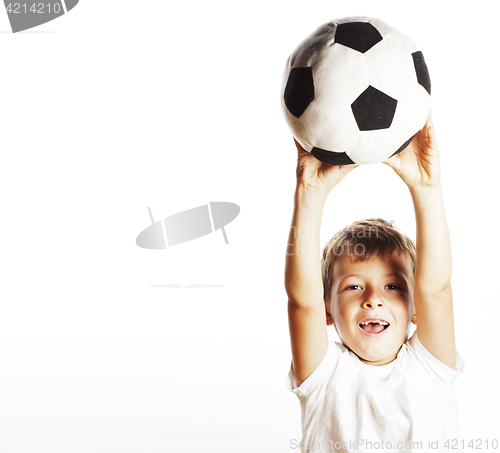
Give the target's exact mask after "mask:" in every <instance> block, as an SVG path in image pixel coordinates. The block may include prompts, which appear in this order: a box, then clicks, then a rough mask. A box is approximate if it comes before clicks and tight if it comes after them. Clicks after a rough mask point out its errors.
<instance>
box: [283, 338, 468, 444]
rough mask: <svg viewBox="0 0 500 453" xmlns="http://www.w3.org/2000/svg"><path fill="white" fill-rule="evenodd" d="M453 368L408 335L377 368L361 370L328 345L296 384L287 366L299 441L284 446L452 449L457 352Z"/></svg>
mask: <svg viewBox="0 0 500 453" xmlns="http://www.w3.org/2000/svg"><path fill="white" fill-rule="evenodd" d="M456 368H457V370H456V371H454V370H452V369H451V368H449V367H448V366H446V365H445V364H443V363H442V362H440V361H439V360H438V359H436V358H435V357H434V356H433V355H432V354H431V353H430V352H429V351H427V349H425V348H424V346H423V345H422V344H421V343H420V341H419V340H418V338H417V334H416V332H415V333H414V334H413V336H412V337H411V338H409V339H408V340H407V341H406V343H404V344H403V346H402V347H401V349H400V351H399V353H398V355H397V357H396V359H395V360H394V361H392V362H391V363H389V364H387V365H383V366H372V365H367V364H365V363H363V362H362V361H361V360H359V358H358V357H357V356H356V355H355V354H354V353H352V352H351V351H349V350H348V349H347V348H346V347H345V346H343V345H342V344H340V343H338V342H335V341H332V340H330V341H329V345H328V351H327V353H326V355H325V357H324V359H323V361H322V362H321V363H320V364H319V366H318V368H316V370H315V371H314V372H313V373H312V374H311V375H310V376H309V377H308V378H307V379H306V380H305V381H304V382H303V383H302V384H301V385H300V386H299V387H297V385H296V382H295V378H294V376H293V364H292V367H291V369H290V373H289V374H288V379H287V387H288V388H289V389H290V390H291V391H292V392H294V393H295V394H296V395H297V396H298V398H299V400H300V405H301V409H302V440H301V441H298V440H295V439H292V440H291V442H290V448H291V449H292V451H293V450H297V451H298V450H299V449H300V450H301V451H302V452H303V453H305V452H311V453H312V452H314V453H320V452H321V453H326V452H373V451H379V450H390V451H391V452H419V453H422V452H431V451H432V452H433V453H435V452H436V451H446V450H447V448H446V446H445V443H446V441H448V445H449V447H450V448H451V447H452V446H453V445H454V446H455V447H456V448H458V446H459V442H458V441H459V440H460V438H459V434H458V424H457V416H456V415H457V405H456V402H455V398H454V396H453V381H454V380H455V378H456V377H457V376H459V375H460V374H461V373H462V372H463V370H464V363H463V360H462V358H461V357H460V355H459V354H458V353H457V364H456ZM436 442H437V444H436ZM436 447H437V448H436ZM453 451H455V452H458V451H461V450H457V449H453Z"/></svg>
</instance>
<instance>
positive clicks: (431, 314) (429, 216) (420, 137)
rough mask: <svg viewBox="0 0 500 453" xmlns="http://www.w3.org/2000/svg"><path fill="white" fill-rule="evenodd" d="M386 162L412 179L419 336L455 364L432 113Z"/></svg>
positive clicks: (448, 255)
mask: <svg viewBox="0 0 500 453" xmlns="http://www.w3.org/2000/svg"><path fill="white" fill-rule="evenodd" d="M386 163H387V164H388V165H389V166H391V167H392V168H393V169H394V170H395V171H396V173H398V175H399V176H400V177H401V178H402V179H403V181H404V182H405V183H406V184H407V185H408V188H409V189H410V193H411V196H412V199H413V205H414V208H415V220H416V225H417V243H416V247H417V267H416V271H415V295H414V299H415V310H416V313H417V335H418V338H419V340H420V342H421V343H422V345H423V346H424V347H425V348H426V349H427V350H428V351H429V352H430V353H431V354H432V355H433V356H434V357H436V358H437V359H438V360H440V361H441V362H443V363H444V364H445V365H447V366H449V367H450V368H452V369H455V366H456V350H455V331H454V322H453V299H452V292H451V268H452V261H451V245H450V236H449V231H448V225H447V222H446V217H445V213H444V205H443V197H442V190H441V181H440V165H439V155H438V151H437V142H436V136H435V132H434V127H433V124H432V118H431V115H430V114H429V118H428V119H427V123H426V124H425V126H424V128H423V129H422V130H421V131H420V132H419V133H418V134H417V136H416V137H415V139H414V140H413V141H412V142H411V144H410V145H409V146H408V148H407V149H406V150H405V151H404V152H403V153H400V154H398V155H397V156H394V157H393V158H391V159H389V160H388V161H386Z"/></svg>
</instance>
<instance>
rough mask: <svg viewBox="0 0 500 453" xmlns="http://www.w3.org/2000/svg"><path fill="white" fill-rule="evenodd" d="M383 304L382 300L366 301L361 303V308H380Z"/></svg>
mask: <svg viewBox="0 0 500 453" xmlns="http://www.w3.org/2000/svg"><path fill="white" fill-rule="evenodd" d="M383 306H384V302H383V301H382V300H367V301H365V302H363V308H382V307H383Z"/></svg>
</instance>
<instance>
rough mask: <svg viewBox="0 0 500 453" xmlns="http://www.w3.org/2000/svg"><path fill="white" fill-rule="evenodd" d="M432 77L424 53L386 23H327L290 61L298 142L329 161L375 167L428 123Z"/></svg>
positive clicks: (287, 110)
mask: <svg viewBox="0 0 500 453" xmlns="http://www.w3.org/2000/svg"><path fill="white" fill-rule="evenodd" d="M430 93H431V82H430V78H429V72H428V70H427V65H426V64H425V60H424V57H423V55H422V52H420V51H419V50H418V48H417V46H416V45H415V44H414V43H413V42H412V41H411V40H410V39H409V38H408V37H406V36H405V35H403V34H402V33H401V32H399V31H398V30H396V29H394V28H392V27H390V26H389V25H387V24H385V23H384V22H382V21H381V20H378V19H372V18H368V17H347V18H343V19H337V20H334V21H332V22H329V23H326V24H324V25H323V26H321V27H320V28H318V29H317V30H316V31H315V32H314V33H313V34H311V35H310V36H309V37H308V38H306V39H305V40H304V41H303V42H302V43H301V44H300V45H299V46H298V47H297V48H296V49H295V51H294V52H293V53H292V54H291V55H290V57H289V58H288V61H287V64H286V67H285V72H284V76H283V87H282V96H281V100H282V109H283V113H284V115H285V118H286V120H287V122H288V125H289V126H290V129H291V130H292V134H293V136H294V137H295V139H296V140H297V141H298V142H299V143H300V144H301V145H302V147H303V148H304V149H305V150H306V151H309V152H310V153H311V154H312V155H313V156H315V157H316V158H317V159H319V160H320V161H322V162H326V163H328V164H330V165H353V164H374V163H377V162H382V161H384V160H386V159H388V158H389V157H392V156H393V155H396V154H398V153H399V152H401V151H402V150H404V149H405V148H406V147H407V146H408V145H409V143H410V142H411V140H412V139H413V137H414V136H415V135H416V134H417V132H418V131H419V130H420V129H421V128H422V127H423V126H424V124H425V121H426V119H427V116H428V113H429V109H430Z"/></svg>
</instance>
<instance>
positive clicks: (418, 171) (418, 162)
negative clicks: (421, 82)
mask: <svg viewBox="0 0 500 453" xmlns="http://www.w3.org/2000/svg"><path fill="white" fill-rule="evenodd" d="M384 164H387V165H389V167H392V168H393V169H394V171H395V172H396V173H397V174H398V175H399V176H400V177H401V179H402V180H403V181H404V182H405V183H406V185H407V186H408V187H409V188H410V189H418V188H434V187H437V186H439V184H440V173H441V170H440V165H439V154H438V149H437V141H436V134H435V132H434V126H433V124H432V114H431V112H429V116H428V117H427V122H426V123H425V126H424V127H423V128H422V130H420V131H419V132H418V134H417V135H416V137H415V138H414V139H413V140H412V142H411V143H410V144H409V145H408V147H407V148H406V149H405V150H404V151H402V152H401V153H399V154H397V155H396V156H394V157H391V158H390V159H388V160H386V161H385V162H384Z"/></svg>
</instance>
